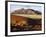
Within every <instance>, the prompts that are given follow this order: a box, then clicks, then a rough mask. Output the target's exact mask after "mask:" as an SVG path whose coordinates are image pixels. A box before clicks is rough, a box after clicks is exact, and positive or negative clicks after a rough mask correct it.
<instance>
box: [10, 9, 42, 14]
mask: <svg viewBox="0 0 46 37" xmlns="http://www.w3.org/2000/svg"><path fill="white" fill-rule="evenodd" d="M11 14H41V12H40V11H37V10H33V9H24V8H22V9H18V10H15V11H14V12H12V13H11Z"/></svg>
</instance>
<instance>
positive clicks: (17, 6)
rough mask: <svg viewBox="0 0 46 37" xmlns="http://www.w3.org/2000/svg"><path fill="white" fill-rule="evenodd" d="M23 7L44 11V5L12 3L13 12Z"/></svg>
mask: <svg viewBox="0 0 46 37" xmlns="http://www.w3.org/2000/svg"><path fill="white" fill-rule="evenodd" d="M21 8H24V9H34V10H37V11H40V12H42V7H41V6H37V5H31V4H30V5H28V4H22V3H21V4H19V3H17V4H10V11H11V12H13V11H15V10H17V9H21Z"/></svg>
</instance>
